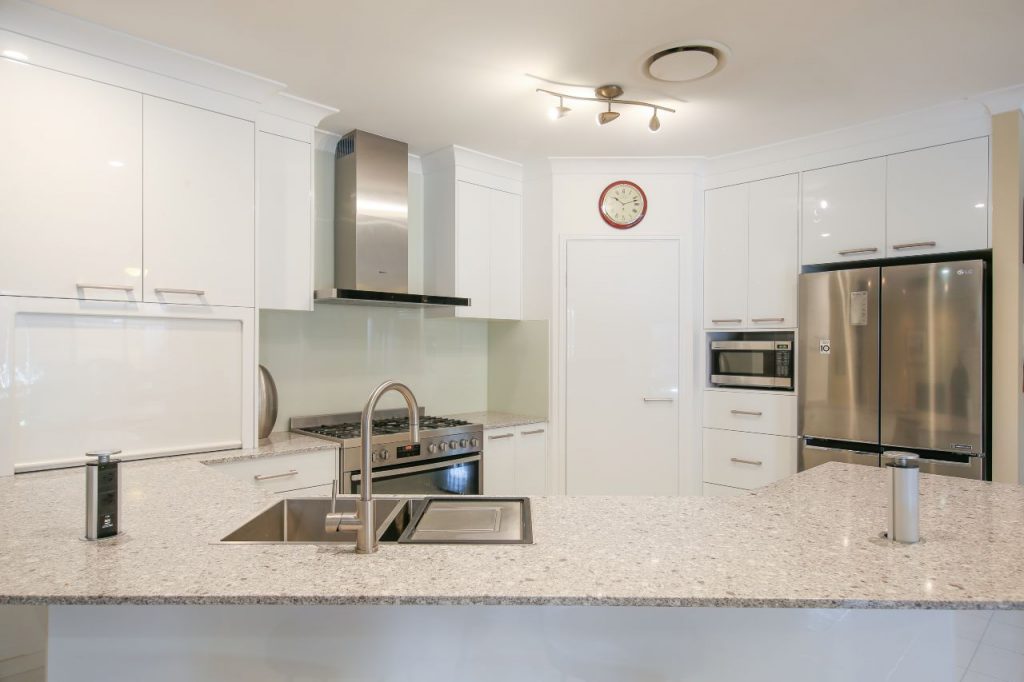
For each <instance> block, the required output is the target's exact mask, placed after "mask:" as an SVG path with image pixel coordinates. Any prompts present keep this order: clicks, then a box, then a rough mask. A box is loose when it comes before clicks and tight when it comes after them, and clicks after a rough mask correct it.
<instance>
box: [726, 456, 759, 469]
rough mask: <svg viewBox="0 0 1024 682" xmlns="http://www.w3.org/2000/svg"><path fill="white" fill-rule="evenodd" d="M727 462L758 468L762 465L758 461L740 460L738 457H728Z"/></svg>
mask: <svg viewBox="0 0 1024 682" xmlns="http://www.w3.org/2000/svg"><path fill="white" fill-rule="evenodd" d="M729 461H730V462H736V463H737V464H753V465H754V466H756V467H759V466H761V465H762V464H764V462H762V461H761V460H759V459H740V458H739V457H730V458H729Z"/></svg>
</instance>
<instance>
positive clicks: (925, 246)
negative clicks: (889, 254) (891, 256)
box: [892, 242, 935, 251]
mask: <svg viewBox="0 0 1024 682" xmlns="http://www.w3.org/2000/svg"><path fill="white" fill-rule="evenodd" d="M934 246H935V242H909V243H907V244H893V245H892V248H893V250H894V251H899V250H901V249H930V248H933V247H934Z"/></svg>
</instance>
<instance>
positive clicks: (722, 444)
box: [703, 428, 797, 490]
mask: <svg viewBox="0 0 1024 682" xmlns="http://www.w3.org/2000/svg"><path fill="white" fill-rule="evenodd" d="M796 457H797V439H796V438H789V437H787V436H772V435H766V434H761V433H745V432H742V431H726V430H723V429H708V428H705V429H704V443H703V462H704V482H705V483H712V484H715V485H724V486H729V487H732V488H744V489H747V490H750V489H752V488H759V487H761V486H763V485H768V484H769V483H773V482H774V481H777V480H779V479H781V478H785V477H786V476H791V475H793V474H795V473H796Z"/></svg>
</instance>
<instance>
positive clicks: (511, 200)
mask: <svg viewBox="0 0 1024 682" xmlns="http://www.w3.org/2000/svg"><path fill="white" fill-rule="evenodd" d="M488 218H489V219H488V226H489V227H490V237H491V243H490V258H489V259H488V262H489V265H490V268H489V270H490V272H489V275H490V277H489V280H490V282H489V284H490V305H491V308H490V312H489V314H488V315H487V317H489V318H491V319H498V320H519V319H522V316H523V198H522V197H521V196H519V195H518V194H512V193H510V192H503V191H500V190H491V191H490V202H489V205H488Z"/></svg>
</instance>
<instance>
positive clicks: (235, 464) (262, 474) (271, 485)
mask: <svg viewBox="0 0 1024 682" xmlns="http://www.w3.org/2000/svg"><path fill="white" fill-rule="evenodd" d="M337 457H338V451H337V450H318V451H315V452H299V453H295V454H286V455H275V456H273V457H258V458H256V459H242V460H236V461H232V462H219V463H215V464H210V465H209V466H210V467H211V468H212V469H214V470H216V471H219V472H221V473H222V474H226V475H228V476H231V477H232V478H237V479H239V480H241V481H246V482H247V483H252V484H253V485H254V486H256V487H257V488H260V489H262V490H266V491H268V492H272V493H281V492H288V491H291V490H301V491H302V494H304V495H307V494H308V495H313V494H317V495H318V494H321V493H323V492H324V490H323V489H324V488H325V487H326V494H328V495H329V494H330V492H331V481H332V480H333V479H334V469H335V466H336V464H337V461H336V460H337Z"/></svg>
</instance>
